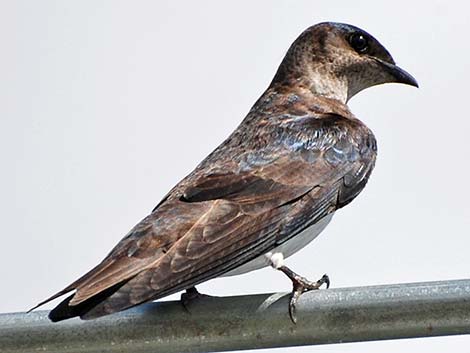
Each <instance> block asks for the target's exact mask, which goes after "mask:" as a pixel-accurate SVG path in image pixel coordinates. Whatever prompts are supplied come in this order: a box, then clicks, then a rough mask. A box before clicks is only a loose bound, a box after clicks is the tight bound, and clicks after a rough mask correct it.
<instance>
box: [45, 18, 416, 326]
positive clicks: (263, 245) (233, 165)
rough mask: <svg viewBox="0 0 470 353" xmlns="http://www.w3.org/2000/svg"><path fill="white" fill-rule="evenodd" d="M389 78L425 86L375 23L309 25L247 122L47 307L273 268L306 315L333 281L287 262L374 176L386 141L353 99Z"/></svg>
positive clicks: (114, 301) (63, 310)
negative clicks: (309, 299) (305, 298)
mask: <svg viewBox="0 0 470 353" xmlns="http://www.w3.org/2000/svg"><path fill="white" fill-rule="evenodd" d="M387 82H397V83H403V84H407V85H412V86H416V87H418V84H417V82H416V80H415V79H414V78H413V77H412V76H411V75H410V74H408V73H407V72H406V71H404V70H403V69H401V68H399V67H398V66H397V65H396V64H395V61H394V60H393V58H392V56H391V55H390V54H389V52H388V51H387V50H386V49H385V48H384V47H383V46H382V45H381V44H380V43H379V42H378V41H377V40H376V39H375V38H374V37H373V36H371V35H370V34H368V33H367V32H365V31H364V30H362V29H359V28H357V27H354V26H352V25H347V24H341V23H332V22H326V23H320V24H317V25H315V26H312V27H310V28H308V29H307V30H305V31H304V32H303V33H302V34H301V35H300V36H299V37H298V38H297V39H296V40H295V41H294V43H293V44H292V45H291V47H290V48H289V50H288V51H287V53H286V55H285V57H284V59H283V60H282V62H281V64H280V66H279V68H278V70H277V72H276V74H275V76H274V78H273V80H272V82H271V84H270V85H269V87H268V88H267V90H266V91H265V92H264V93H263V94H262V95H261V97H260V98H259V99H258V100H257V101H256V103H255V104H254V106H253V107H252V108H251V110H250V111H249V113H248V115H247V116H246V117H245V119H244V120H243V121H242V123H241V124H240V125H239V126H238V127H237V128H236V130H235V131H234V132H233V133H232V134H231V135H230V136H229V137H228V138H227V139H226V140H225V141H224V142H222V144H221V145H220V146H219V147H217V148H216V149H215V150H214V151H213V152H212V153H211V154H210V155H209V156H208V157H207V158H206V159H204V160H203V161H202V162H201V163H200V164H199V165H198V166H197V167H196V168H195V169H194V170H193V171H192V172H191V173H190V174H189V175H188V176H186V177H185V178H184V179H183V180H182V181H180V182H179V183H178V184H177V185H176V186H175V187H174V188H173V189H172V190H171V191H170V192H169V193H168V194H167V195H166V196H165V197H164V198H163V200H162V201H160V203H159V204H158V205H157V206H156V207H155V208H154V209H153V211H152V212H151V213H150V214H149V215H148V216H147V217H145V218H144V219H143V220H142V221H140V222H139V223H138V224H137V225H136V226H135V227H134V228H133V229H132V230H131V231H130V232H129V233H128V234H127V235H126V236H125V237H124V238H123V239H122V240H121V241H120V242H119V243H118V244H117V245H116V246H115V247H114V248H113V249H112V250H111V252H110V253H109V254H108V255H107V256H106V257H105V258H104V260H103V261H102V262H101V263H99V264H98V265H97V266H96V267H94V268H93V269H92V270H91V271H89V272H88V273H86V274H85V275H84V276H82V277H81V278H79V279H78V280H76V281H75V282H73V283H72V284H70V285H69V286H67V287H66V288H64V289H63V290H61V291H60V292H58V293H56V294H55V295H53V296H52V297H50V298H49V299H47V300H45V301H43V302H42V303H41V304H39V305H42V304H44V303H46V302H48V301H50V300H53V299H55V298H57V297H59V296H62V295H64V294H66V293H69V292H73V293H72V294H71V295H70V296H69V297H67V298H66V299H65V300H63V301H62V302H61V303H60V304H59V305H57V307H55V308H54V309H53V310H52V311H51V312H50V314H49V318H50V319H51V320H52V321H60V320H64V319H68V318H71V317H75V316H79V317H81V318H82V319H92V318H97V317H100V316H103V315H107V314H111V313H114V312H117V311H120V310H124V309H127V308H130V307H133V306H136V305H139V304H141V303H144V302H148V301H151V300H156V299H159V298H162V297H165V296H167V295H170V294H173V293H176V292H179V291H182V290H187V292H188V293H192V294H194V293H197V292H196V291H195V286H196V285H198V284H200V283H202V282H205V281H207V280H209V279H212V278H215V277H220V276H231V275H236V274H241V273H245V272H248V271H252V270H256V269H259V268H262V267H265V266H272V267H273V268H275V269H277V270H280V271H282V272H283V273H285V274H286V275H287V276H288V277H289V278H290V279H291V281H292V283H293V290H292V293H291V299H290V304H289V313H290V316H291V318H292V320H293V321H294V322H295V303H296V301H297V299H298V297H299V296H300V295H301V294H302V293H303V292H305V291H308V290H312V289H318V288H319V287H320V286H321V285H322V284H324V283H326V284H327V285H328V284H329V280H328V277H327V276H326V275H325V276H323V277H322V278H321V279H320V280H318V281H316V282H310V281H308V280H307V279H305V278H303V277H301V276H299V275H297V274H296V273H295V272H293V271H292V270H290V269H289V268H288V267H286V265H285V264H284V259H285V258H286V257H288V256H290V255H292V254H293V253H295V252H296V251H298V250H299V249H301V248H302V247H304V246H305V245H306V244H308V243H309V242H311V241H312V240H313V239H314V238H315V237H316V236H317V235H318V234H319V233H320V232H321V231H322V230H323V229H324V228H325V227H326V226H327V224H328V223H329V222H330V220H331V218H332V217H333V214H334V213H335V211H336V210H338V209H339V208H341V207H343V206H345V205H347V204H348V203H350V202H351V201H352V200H353V199H354V198H355V197H356V196H357V195H358V194H359V193H360V192H361V190H362V189H363V188H364V186H365V185H366V183H367V180H368V178H369V176H370V174H371V172H372V169H373V168H374V164H375V159H376V154H377V147H376V140H375V138H374V135H373V134H372V132H371V131H370V130H369V128H367V126H365V125H364V124H363V123H362V122H361V121H360V120H358V119H357V118H356V117H355V116H354V115H353V114H352V113H351V111H350V110H349V108H348V106H347V105H346V103H347V102H348V100H349V99H350V98H351V97H352V96H354V95H355V94H356V93H358V92H360V91H362V90H363V89H365V88H368V87H371V86H374V85H378V84H383V83H387ZM39 305H38V306H39Z"/></svg>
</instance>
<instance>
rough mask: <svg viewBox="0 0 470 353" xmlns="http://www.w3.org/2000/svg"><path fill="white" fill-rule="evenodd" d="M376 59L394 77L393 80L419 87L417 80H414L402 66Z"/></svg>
mask: <svg viewBox="0 0 470 353" xmlns="http://www.w3.org/2000/svg"><path fill="white" fill-rule="evenodd" d="M377 61H378V62H379V63H380V64H381V65H382V66H383V68H384V69H385V71H387V72H388V73H389V74H390V75H391V76H392V77H393V78H394V79H395V81H394V82H397V83H403V84H405V85H410V86H414V87H416V88H419V85H418V82H417V81H416V80H415V78H414V77H413V76H411V75H410V74H409V73H408V72H406V71H405V70H403V69H402V68H400V67H398V66H396V65H394V64H391V63H388V62H386V61H383V60H377Z"/></svg>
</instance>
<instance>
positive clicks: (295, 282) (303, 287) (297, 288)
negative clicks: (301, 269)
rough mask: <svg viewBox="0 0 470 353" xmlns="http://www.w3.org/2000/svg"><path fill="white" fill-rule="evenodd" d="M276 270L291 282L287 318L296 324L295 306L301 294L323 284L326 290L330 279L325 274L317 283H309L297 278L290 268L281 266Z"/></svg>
mask: <svg viewBox="0 0 470 353" xmlns="http://www.w3.org/2000/svg"><path fill="white" fill-rule="evenodd" d="M278 269H279V270H280V271H282V272H284V273H285V274H286V276H287V277H289V278H290V280H291V281H292V286H293V288H292V292H291V295H290V300H289V316H290V319H291V320H292V322H293V323H294V324H296V323H297V317H296V304H297V301H298V300H299V298H300V296H301V295H302V293H305V292H308V291H311V290H315V289H319V288H320V287H321V286H322V285H323V284H326V288H329V287H330V278H329V277H328V275H326V274H325V275H323V276H322V278H320V279H319V280H318V281H316V282H311V281H309V280H308V279H306V278H304V277H301V276H299V275H298V274H296V273H295V272H294V271H292V270H291V269H290V268H288V267H286V266H281V267H279V268H278Z"/></svg>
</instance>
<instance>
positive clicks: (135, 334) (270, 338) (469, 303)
mask: <svg viewBox="0 0 470 353" xmlns="http://www.w3.org/2000/svg"><path fill="white" fill-rule="evenodd" d="M287 298H288V296H287V295H286V294H260V295H251V296H240V297H203V298H200V299H196V300H195V301H193V302H191V303H190V304H189V306H188V310H185V309H184V308H183V306H182V305H181V304H180V303H179V302H159V303H150V304H144V305H141V306H139V307H136V308H134V309H130V310H127V311H125V312H122V313H118V314H114V315H110V316H106V317H103V318H100V319H97V320H92V321H81V320H79V319H72V320H68V321H64V322H61V323H56V324H53V323H51V322H49V321H48V319H47V316H46V315H47V312H46V311H38V312H33V313H31V314H25V313H12V314H1V315H0V352H36V351H48V352H64V353H65V352H142V353H143V352H152V353H154V352H209V351H211V352H213V351H227V350H239V349H250V348H251V349H253V348H269V347H284V346H300V345H313V344H325V343H339V342H357V341H370V340H383V339H395V338H406V337H426V336H443V335H457V334H468V333H470V280H456V281H445V282H428V283H410V284H398V285H385V286H373V287H360V288H338V289H328V290H319V291H314V292H309V293H305V294H304V295H302V297H301V299H300V300H299V303H298V310H297V320H298V321H297V325H294V324H293V323H292V322H291V321H290V319H289V316H288V314H287Z"/></svg>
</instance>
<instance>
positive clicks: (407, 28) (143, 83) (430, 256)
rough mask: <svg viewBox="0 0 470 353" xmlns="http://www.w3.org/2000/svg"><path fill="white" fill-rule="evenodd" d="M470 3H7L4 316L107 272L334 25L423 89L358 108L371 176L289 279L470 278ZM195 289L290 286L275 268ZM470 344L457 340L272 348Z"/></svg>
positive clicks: (2, 6)
mask: <svg viewBox="0 0 470 353" xmlns="http://www.w3.org/2000/svg"><path fill="white" fill-rule="evenodd" d="M464 4H465V2H463V1H461V2H450V1H419V2H412V1H394V2H390V1H388V2H380V3H379V2H377V1H343V2H340V1H337V2H329V1H311V0H310V1H299V0H297V1H295V2H294V1H268V0H265V1H232V2H228V1H224V2H222V1H197V2H196V1H186V2H182V1H171V2H170V1H127V2H125V1H18V0H16V1H1V2H0V53H1V55H0V100H1V103H0V161H1V174H0V178H1V182H0V195H1V198H0V214H1V226H2V238H1V240H2V241H1V256H0V278H1V280H2V282H1V283H2V285H1V291H0V312H11V311H24V310H26V309H28V308H30V307H31V306H33V305H34V304H36V303H37V302H38V301H40V300H42V299H44V298H45V297H48V296H49V295H51V294H52V293H54V292H56V291H57V290H59V289H61V288H63V287H64V286H65V285H67V284H69V283H70V282H71V281H72V280H74V279H76V278H77V277H78V276H79V275H81V274H83V273H84V272H85V271H87V270H89V269H90V268H91V267H93V266H94V265H95V264H97V263H98V262H99V261H100V260H101V259H102V258H103V257H104V256H105V255H106V254H107V252H108V251H109V250H110V249H111V247H112V246H114V245H115V243H117V241H118V240H119V239H120V238H121V237H122V236H123V235H124V234H125V233H126V232H127V231H128V230H129V229H130V228H131V227H132V226H133V225H134V224H135V223H137V222H138V221H139V220H140V219H141V218H143V217H144V216H145V215H146V214H148V213H149V211H150V210H151V209H152V208H153V207H154V206H155V205H156V203H158V201H159V200H160V198H161V197H162V196H163V195H164V194H165V193H166V192H167V191H168V190H169V188H171V187H172V186H173V185H174V184H175V183H176V182H177V181H178V180H180V179H181V178H182V177H183V176H185V175H186V174H187V173H188V172H190V171H191V170H192V168H193V167H194V166H195V165H196V164H197V163H198V162H199V161H200V160H201V159H202V158H203V157H205V156H206V155H207V154H208V153H209V152H210V151H211V150H212V149H214V148H215V147H216V146H217V145H218V144H219V143H220V142H221V141H222V140H223V139H224V138H225V137H226V136H227V135H228V134H229V133H230V132H231V131H232V130H233V129H234V128H235V127H236V126H237V125H238V123H239V122H240V121H241V120H242V118H243V117H244V115H245V114H246V113H247V111H248V110H249V109H250V107H251V105H252V104H253V103H254V102H255V100H256V99H257V98H258V96H259V95H260V94H261V93H262V92H263V90H264V89H265V88H266V86H267V85H268V84H269V82H270V80H271V78H272V76H273V75H274V73H275V71H276V69H277V66H278V64H279V62H280V61H281V59H282V57H283V55H284V53H285V51H286V50H287V48H288V47H289V45H290V44H291V42H292V41H293V40H294V39H295V38H296V37H297V35H298V34H300V32H301V31H303V30H304V29H305V28H307V27H308V26H310V25H312V24H315V23H318V22H321V21H326V20H331V21H340V22H347V23H351V24H354V25H357V26H359V27H361V28H363V29H365V30H367V31H368V32H370V33H371V34H373V35H374V36H375V37H376V38H377V39H379V41H381V42H382V44H384V45H385V46H386V47H387V48H388V49H389V50H390V52H391V53H392V55H393V56H394V58H395V60H396V61H397V63H398V64H399V65H400V66H402V67H403V68H404V69H406V70H407V71H409V72H410V73H412V74H413V75H414V76H415V77H416V78H417V80H418V81H419V83H420V85H421V88H420V89H419V90H417V89H414V88H412V87H408V86H403V85H396V84H395V85H384V86H379V87H374V88H371V89H369V90H367V91H364V92H362V93H360V94H359V95H358V96H356V97H354V98H353V99H352V100H351V101H350V107H351V109H352V111H353V112H354V113H355V114H356V115H357V116H358V117H359V118H360V119H362V120H363V121H364V122H366V123H367V124H368V126H369V127H370V128H371V129H372V130H373V131H374V132H375V135H376V137H377V140H378V144H379V157H378V162H377V166H376V169H375V171H374V173H373V174H372V177H371V180H370V182H369V184H368V186H367V187H366V189H365V190H364V192H363V193H362V194H361V195H360V196H359V197H358V198H357V199H356V200H355V201H354V202H353V203H352V204H351V205H350V206H348V207H346V208H345V209H343V210H341V211H339V212H338V213H337V215H336V216H335V218H334V219H333V221H332V223H331V224H330V225H329V227H328V228H327V229H326V230H325V232H324V233H323V234H322V235H321V236H320V237H319V238H318V239H317V240H315V241H314V242H313V243H312V244H310V245H309V246H308V247H306V248H305V249H303V250H302V251H301V252H300V253H298V254H296V255H295V256H294V257H292V258H290V259H289V260H288V265H290V266H291V267H292V268H293V269H294V270H296V271H297V272H299V273H301V274H303V275H306V276H308V277H310V278H312V279H315V278H317V277H319V276H321V275H322V274H323V273H328V274H329V275H330V277H331V279H332V285H333V286H334V287H345V286H360V285H373V284H387V283H400V282H414V281H428V280H446V279H458V278H468V277H470V275H469V268H470V259H469V248H470V240H469V239H470V238H469V229H470V218H469V213H470V212H469V211H470V206H469V202H468V201H469V199H470V191H469V188H468V181H469V180H470V169H469V152H470V137H469V131H470V123H469V120H470V116H469V114H468V100H469V97H468V81H469V69H470V67H469V63H470V48H469V46H470V45H469V37H468V36H469V35H468V25H469V24H470V15H469V13H470V11H469V10H470V8H469V6H468V5H464ZM200 290H201V291H203V292H205V293H208V294H213V295H235V294H247V293H260V292H272V291H288V290H290V283H289V281H288V280H287V279H286V278H285V277H284V275H282V274H280V273H277V272H275V271H273V270H271V269H264V270H261V271H257V272H254V273H250V274H247V275H243V276H238V277H232V278H227V279H218V280H213V281H210V282H208V283H206V284H204V285H202V286H200ZM175 297H177V296H175ZM53 304H55V303H53ZM53 304H49V305H48V306H47V307H46V308H51V307H52V306H53ZM469 345H470V337H469V336H458V337H447V338H434V339H411V340H400V341H383V342H372V343H355V344H343V345H332V346H318V347H305V348H292V349H279V350H270V351H274V352H377V351H380V352H397V351H409V352H412V351H417V350H419V351H426V352H442V351H443V350H444V349H445V350H448V351H453V352H467V351H468V346H469Z"/></svg>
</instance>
